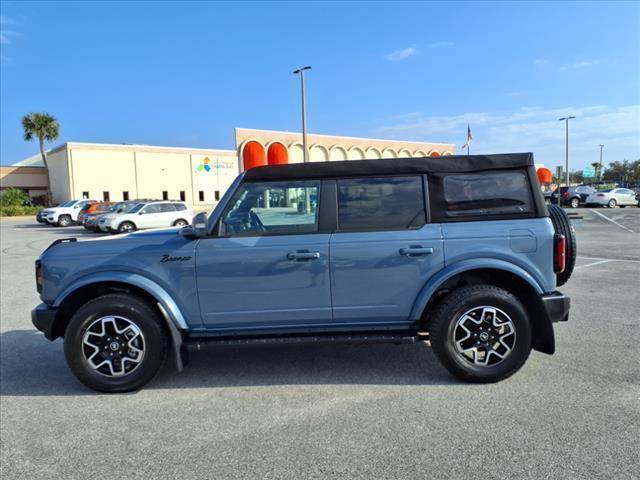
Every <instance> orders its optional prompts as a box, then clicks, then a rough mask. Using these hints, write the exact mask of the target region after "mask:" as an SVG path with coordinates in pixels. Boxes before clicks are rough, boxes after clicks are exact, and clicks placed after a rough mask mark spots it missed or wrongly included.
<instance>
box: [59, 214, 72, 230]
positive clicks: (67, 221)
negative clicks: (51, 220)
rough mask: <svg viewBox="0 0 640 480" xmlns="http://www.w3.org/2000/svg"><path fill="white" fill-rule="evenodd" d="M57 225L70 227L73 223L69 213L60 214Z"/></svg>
mask: <svg viewBox="0 0 640 480" xmlns="http://www.w3.org/2000/svg"><path fill="white" fill-rule="evenodd" d="M57 225H58V226H59V227H68V226H69V225H71V217H70V216H69V215H60V216H59V217H58V222H57Z"/></svg>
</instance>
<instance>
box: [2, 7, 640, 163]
mask: <svg viewBox="0 0 640 480" xmlns="http://www.w3.org/2000/svg"><path fill="white" fill-rule="evenodd" d="M0 5H1V6H0V10H1V12H0V13H1V19H0V20H1V25H0V27H1V33H0V47H1V57H2V58H1V65H0V66H1V69H0V70H1V71H0V81H1V84H0V163H1V164H3V165H6V164H11V163H14V162H16V161H19V160H22V159H23V158H26V157H29V156H31V155H33V154H35V153H37V151H38V147H37V143H36V142H31V143H27V142H25V141H24V140H23V138H22V131H21V126H20V119H21V117H22V116H23V115H24V114H26V113H28V112H31V111H46V112H49V113H51V114H53V115H55V116H56V117H57V119H58V120H59V122H60V125H61V137H60V139H59V140H58V141H57V142H55V144H61V143H63V142H65V141H76V142H99V143H134V144H149V145H165V146H184V147H194V148H235V145H234V133H233V129H234V128H235V127H245V128H257V129H270V130H287V131H299V130H300V128H301V127H300V124H301V121H300V85H299V78H298V77H297V76H295V75H293V74H292V71H293V70H294V69H295V68H297V67H299V66H304V65H311V66H312V70H311V71H309V72H307V75H306V80H307V126H308V131H309V132H310V133H318V134H327V135H345V136H361V137H372V138H385V139H398V140H414V141H426V142H429V141H431V142H438V143H454V144H455V145H456V150H457V151H458V152H459V151H460V146H461V145H462V144H464V142H465V140H466V133H467V125H468V124H469V125H470V127H471V131H472V133H473V137H474V139H473V142H472V144H471V153H501V152H514V151H532V152H534V154H535V158H536V162H539V163H544V164H545V165H546V166H548V167H551V168H555V166H557V165H560V164H564V156H565V129H564V123H563V122H559V121H558V119H559V118H560V117H563V116H567V115H574V116H575V117H576V119H575V120H572V121H571V125H570V158H571V169H576V170H579V169H582V168H583V167H585V166H588V165H589V164H590V163H591V162H595V161H598V158H599V151H600V149H599V147H598V145H599V144H604V145H605V147H604V163H605V164H606V163H608V162H610V161H614V160H623V159H637V158H640V36H639V30H640V29H639V28H638V26H639V25H640V3H638V2H623V3H616V2H612V1H608V2H589V3H582V2H567V3H561V2H552V3H544V2H531V3H526V2H522V3H520V2H512V3H508V2H494V3H492V2H490V3H485V2H477V3H473V2H461V3H456V2H446V3H438V2H423V3H420V2H417V3H402V2H388V3H386V2H371V3H369V2H354V3H346V2H344V3H332V2H322V3H311V2H289V3H276V2H263V3H240V2H236V3H205V2H201V3H189V2H180V3H177V2H176V3H173V2H141V3H136V2H111V3H100V2H87V3H83V2H68V3H65V2H42V3H38V2H9V1H3V2H2V3H1V4H0Z"/></svg>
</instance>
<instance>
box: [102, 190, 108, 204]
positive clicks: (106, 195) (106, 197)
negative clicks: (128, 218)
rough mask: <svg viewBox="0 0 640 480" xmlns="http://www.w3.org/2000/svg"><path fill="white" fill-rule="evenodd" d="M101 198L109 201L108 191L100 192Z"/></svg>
mask: <svg viewBox="0 0 640 480" xmlns="http://www.w3.org/2000/svg"><path fill="white" fill-rule="evenodd" d="M102 200H103V201H105V202H108V201H109V192H102Z"/></svg>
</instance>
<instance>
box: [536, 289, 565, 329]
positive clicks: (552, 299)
mask: <svg viewBox="0 0 640 480" xmlns="http://www.w3.org/2000/svg"><path fill="white" fill-rule="evenodd" d="M541 299H542V305H543V306H544V309H545V311H546V313H547V317H548V318H549V320H550V321H551V322H552V323H555V322H566V321H567V320H569V309H570V307H571V299H570V298H569V297H567V296H566V295H564V294H562V293H560V292H558V291H555V292H553V293H551V294H549V295H543V296H542V297H541Z"/></svg>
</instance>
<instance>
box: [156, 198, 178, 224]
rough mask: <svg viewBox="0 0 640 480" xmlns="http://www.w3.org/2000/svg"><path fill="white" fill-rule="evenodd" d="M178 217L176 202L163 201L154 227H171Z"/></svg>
mask: <svg viewBox="0 0 640 480" xmlns="http://www.w3.org/2000/svg"><path fill="white" fill-rule="evenodd" d="M175 219H176V205H175V204H174V203H170V202H167V203H161V204H160V213H159V214H158V215H157V218H156V224H155V225H154V227H156V228H158V227H170V226H172V225H173V222H174V221H175Z"/></svg>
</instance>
